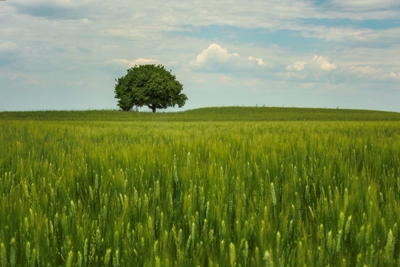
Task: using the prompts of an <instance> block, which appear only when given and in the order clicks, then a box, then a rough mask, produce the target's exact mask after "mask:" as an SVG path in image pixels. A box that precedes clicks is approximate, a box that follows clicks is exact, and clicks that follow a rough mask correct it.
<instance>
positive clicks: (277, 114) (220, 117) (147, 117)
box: [0, 107, 400, 121]
mask: <svg viewBox="0 0 400 267" xmlns="http://www.w3.org/2000/svg"><path fill="white" fill-rule="evenodd" d="M0 120H55V121H58V120H68V121H74V120H76V121H82V120H84V121H400V113H398V112H386V111H372V110H355V109H322V108H281V107H208V108H199V109H193V110H188V111H182V112H166V113H164V112H159V113H148V112H123V111H117V110H87V111H21V112H7V111H6V112H0Z"/></svg>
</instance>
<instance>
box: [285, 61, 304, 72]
mask: <svg viewBox="0 0 400 267" xmlns="http://www.w3.org/2000/svg"><path fill="white" fill-rule="evenodd" d="M306 64H308V63H307V62H302V61H297V62H295V63H294V64H293V65H289V66H287V67H286V69H287V70H289V71H302V70H303V69H304V67H305V66H306Z"/></svg>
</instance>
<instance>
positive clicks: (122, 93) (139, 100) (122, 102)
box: [115, 64, 188, 112]
mask: <svg viewBox="0 0 400 267" xmlns="http://www.w3.org/2000/svg"><path fill="white" fill-rule="evenodd" d="M115 81H116V82H117V84H116V85H115V98H118V99H119V100H118V106H119V107H120V108H121V109H122V110H124V111H129V110H131V109H132V108H133V107H134V106H136V107H142V106H148V107H149V108H150V109H151V110H152V111H153V112H156V109H164V108H167V107H174V106H175V105H178V107H180V108H181V107H183V105H185V102H186V100H187V99H188V98H187V96H186V95H185V94H182V93H181V91H182V89H183V86H182V84H181V83H180V82H179V81H178V80H177V79H176V77H175V75H173V74H172V73H171V71H168V70H166V69H165V67H164V66H163V65H155V64H149V65H139V66H138V65H135V66H134V67H132V68H130V69H128V70H127V74H126V75H125V76H122V77H121V78H118V79H115Z"/></svg>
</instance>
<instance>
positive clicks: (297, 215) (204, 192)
mask: <svg viewBox="0 0 400 267" xmlns="http://www.w3.org/2000/svg"><path fill="white" fill-rule="evenodd" d="M151 115H153V114H151ZM161 116H165V115H161ZM0 125H1V129H2V131H1V132H0V151H1V156H0V264H1V266H52V267H53V266H328V265H329V266H365V265H366V266H399V265H400V261H399V258H400V243H399V239H400V231H399V226H398V224H399V222H400V125H399V124H398V123H397V122H380V121H375V122H341V121H334V122H318V121H314V122H312V121H306V122H262V121H259V122H244V121H236V122H235V121H232V122H229V121H225V122H223V121H219V122H218V121H214V122H182V121H175V122H173V121H169V122H168V121H158V122H156V121H155V122H146V121H136V122H112V121H108V122H104V121H92V122H90V121H84V122H83V121H79V120H76V121H57V120H51V121H41V120H15V119H14V120H11V119H7V120H0Z"/></svg>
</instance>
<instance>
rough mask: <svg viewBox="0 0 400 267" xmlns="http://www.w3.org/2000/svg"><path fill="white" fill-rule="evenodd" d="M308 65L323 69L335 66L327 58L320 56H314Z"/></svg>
mask: <svg viewBox="0 0 400 267" xmlns="http://www.w3.org/2000/svg"><path fill="white" fill-rule="evenodd" d="M310 65H311V66H314V67H315V68H317V69H321V70H323V71H332V70H335V69H336V68H337V66H336V64H334V63H330V62H329V61H328V59H327V58H324V57H322V56H314V58H313V60H312V61H311V63H310Z"/></svg>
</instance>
